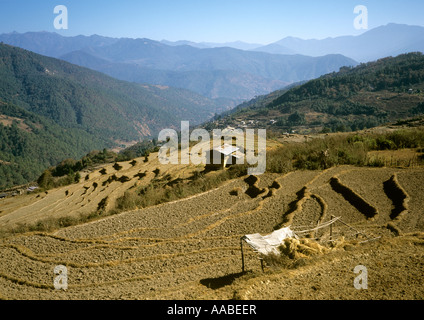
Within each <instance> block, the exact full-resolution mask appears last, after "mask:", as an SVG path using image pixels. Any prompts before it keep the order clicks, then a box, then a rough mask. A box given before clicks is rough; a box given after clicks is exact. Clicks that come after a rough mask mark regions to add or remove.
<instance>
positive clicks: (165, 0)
mask: <svg viewBox="0 0 424 320" xmlns="http://www.w3.org/2000/svg"><path fill="white" fill-rule="evenodd" d="M57 5H65V6H66V7H67V9H68V29H67V30H56V29H55V28H54V25H53V21H54V19H55V17H56V15H55V14H54V13H53V9H54V7H55V6H57ZM357 5H365V6H366V7H367V9H368V28H369V29H372V28H375V27H378V26H381V25H385V24H387V23H391V22H393V23H402V24H410V25H420V26H424V1H422V0H402V1H394V0H363V1H362V0H328V1H318V0H292V1H285V0H208V1H204V0H151V1H146V0H141V1H140V0H139V1H136V0H119V1H113V2H112V1H109V0H101V1H100V0H0V33H8V32H12V31H17V32H21V33H22V32H27V31H52V32H57V33H59V34H61V35H64V36H75V35H79V34H82V35H92V34H99V35H103V36H110V37H129V38H150V39H153V40H162V39H166V40H170V41H176V40H190V41H195V42H202V41H206V42H229V41H236V40H241V41H244V42H250V43H259V44H268V43H271V42H275V41H278V40H280V39H282V38H284V37H287V36H294V37H299V38H303V39H311V38H315V39H323V38H326V37H335V36H341V35H358V34H361V33H363V32H364V31H365V30H356V29H355V28H354V23H353V22H354V19H355V17H356V16H357V15H355V14H354V12H353V11H354V8H355V7H356V6H357Z"/></svg>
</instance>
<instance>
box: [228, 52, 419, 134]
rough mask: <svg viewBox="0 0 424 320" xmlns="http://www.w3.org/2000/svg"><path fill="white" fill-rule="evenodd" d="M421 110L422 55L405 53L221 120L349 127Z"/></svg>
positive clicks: (275, 94) (336, 128)
mask: <svg viewBox="0 0 424 320" xmlns="http://www.w3.org/2000/svg"><path fill="white" fill-rule="evenodd" d="M423 112H424V55H423V54H422V53H409V54H404V55H399V56H397V57H388V58H384V59H380V60H378V61H375V62H369V63H364V64H361V65H359V66H357V67H355V68H350V67H343V68H341V69H340V71H339V72H337V73H331V74H327V75H324V76H322V77H320V78H318V79H315V80H311V81H308V82H307V83H305V84H303V85H299V86H295V87H293V88H291V89H290V90H282V91H276V92H273V93H271V94H270V95H266V96H263V97H259V98H257V99H256V100H254V101H252V102H251V103H246V104H245V105H244V106H243V105H241V106H240V107H238V108H237V109H235V110H234V112H232V113H230V115H229V116H228V117H224V118H223V119H221V120H220V121H221V122H220V123H221V124H223V123H232V122H237V123H240V121H244V120H246V119H256V120H258V121H259V122H258V124H257V125H260V124H261V123H262V124H267V125H269V121H270V120H271V119H272V120H274V121H275V122H274V124H273V125H272V126H271V128H275V129H279V128H280V129H289V128H294V127H304V128H311V127H316V128H322V129H324V130H328V131H351V130H357V129H363V128H366V127H373V126H377V125H379V124H382V123H385V122H390V121H396V120H398V119H404V118H408V117H413V116H415V115H418V114H421V113H423Z"/></svg>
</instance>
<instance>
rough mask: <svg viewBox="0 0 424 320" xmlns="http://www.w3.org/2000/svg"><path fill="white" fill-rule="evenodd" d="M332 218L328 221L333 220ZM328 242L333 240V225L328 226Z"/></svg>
mask: <svg viewBox="0 0 424 320" xmlns="http://www.w3.org/2000/svg"><path fill="white" fill-rule="evenodd" d="M333 219H334V216H331V218H330V220H333ZM330 240H333V224H330Z"/></svg>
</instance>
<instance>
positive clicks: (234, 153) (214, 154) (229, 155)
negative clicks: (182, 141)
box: [206, 144, 244, 170]
mask: <svg viewBox="0 0 424 320" xmlns="http://www.w3.org/2000/svg"><path fill="white" fill-rule="evenodd" d="M238 159H244V154H243V153H242V152H240V148H238V147H234V146H231V145H229V144H224V145H222V146H220V147H217V148H214V149H211V150H209V152H206V169H209V170H220V169H225V168H226V167H229V166H231V165H235V164H237V160H238ZM239 161H240V160H239Z"/></svg>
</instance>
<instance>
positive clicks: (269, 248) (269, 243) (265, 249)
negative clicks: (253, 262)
mask: <svg viewBox="0 0 424 320" xmlns="http://www.w3.org/2000/svg"><path fill="white" fill-rule="evenodd" d="M286 238H297V236H296V234H295V233H294V232H293V231H292V230H291V229H290V227H286V228H282V229H279V230H276V231H274V232H273V233H270V234H268V235H266V236H262V235H260V234H259V233H255V234H248V235H245V236H244V237H243V238H242V240H244V241H245V242H246V243H247V244H248V245H249V246H250V247H252V249H253V250H255V251H257V252H259V253H262V254H265V255H267V254H270V253H275V254H278V253H279V251H278V249H277V248H278V246H280V245H281V244H282V243H283V241H284V239H286Z"/></svg>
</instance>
